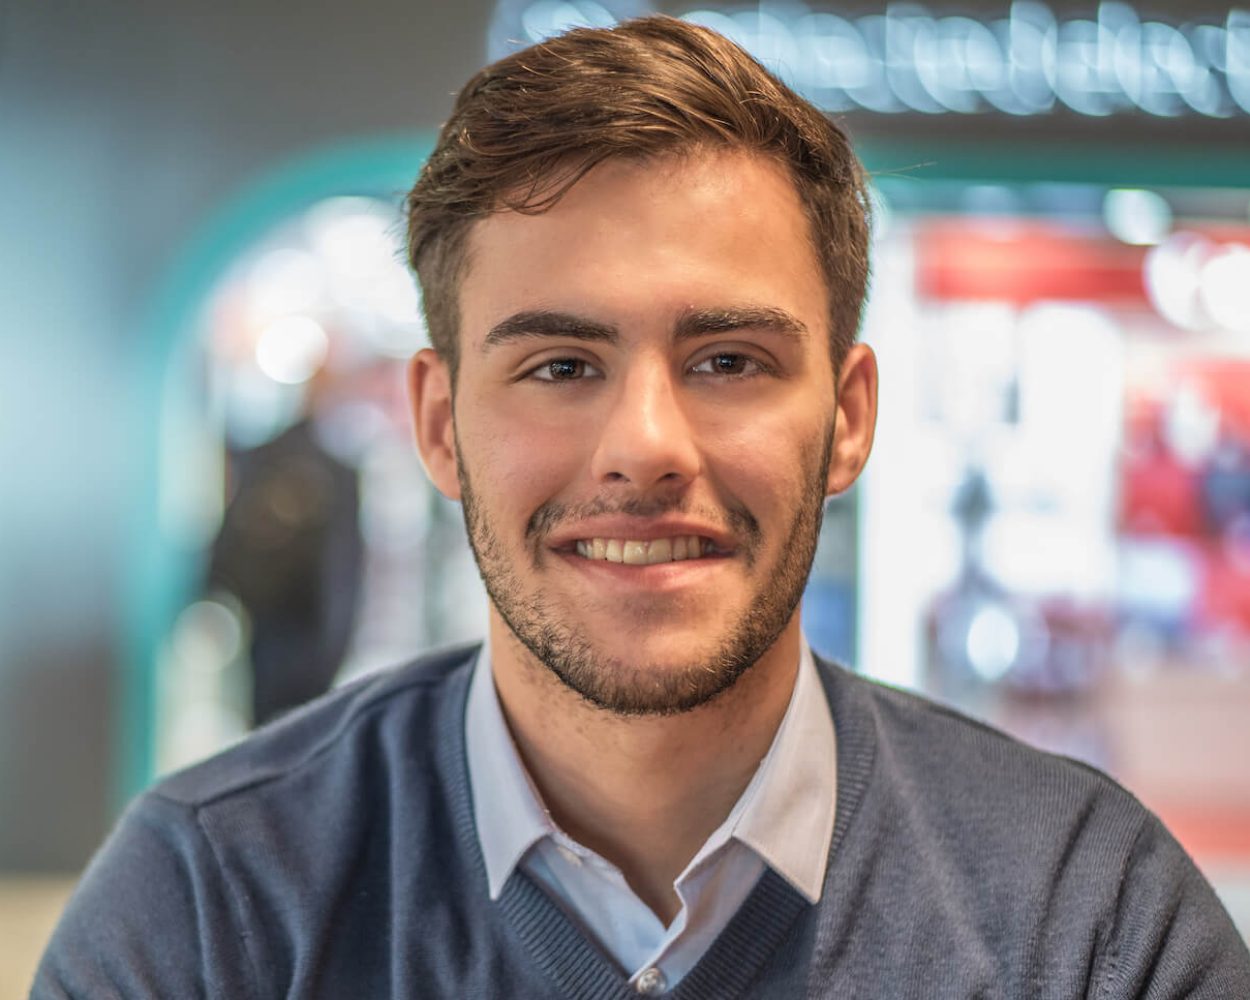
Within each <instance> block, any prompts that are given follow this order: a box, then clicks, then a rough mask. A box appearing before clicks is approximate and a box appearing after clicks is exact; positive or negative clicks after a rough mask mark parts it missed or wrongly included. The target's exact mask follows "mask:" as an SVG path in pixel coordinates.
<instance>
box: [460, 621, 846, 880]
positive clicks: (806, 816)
mask: <svg viewBox="0 0 1250 1000" xmlns="http://www.w3.org/2000/svg"><path fill="white" fill-rule="evenodd" d="M465 744H466V753H467V757H468V765H469V784H470V790H471V794H472V798H473V814H474V817H475V820H476V826H477V836H478V842H479V844H480V846H481V849H482V858H483V860H484V861H485V863H486V877H487V882H488V885H489V888H490V897H491V899H498V898H499V894H500V893H501V892H503V887H504V883H505V882H507V880H508V878H509V876H510V875H511V874H512V871H513V869H514V868H516V866H517V865H518V864H519V863H520V861H521V859H522V858H523V857H524V856H525V854H526V852H527V851H529V849H530V848H531V847H532V846H533V845H534V844H536V843H537V842H538V841H540V840H542V839H543V838H544V837H548V836H552V837H558V836H560V830H559V829H558V827H557V826H556V824H555V822H554V821H553V820H552V818H551V816H550V814H549V813H548V812H547V810H546V809H545V808H544V807H543V804H542V798H541V797H540V795H539V794H538V790H537V788H535V787H534V784H533V782H532V780H531V779H530V777H529V774H528V772H527V771H526V770H525V766H524V765H523V764H522V763H521V759H520V756H519V755H518V753H517V749H516V744H515V743H514V742H513V740H512V734H511V733H510V732H509V730H508V724H507V722H506V721H505V719H504V715H503V710H502V708H501V707H500V704H499V696H498V694H496V692H495V685H494V678H493V675H492V673H491V662H490V650H489V648H488V647H486V646H483V647H482V650H481V652H480V653H479V654H478V658H477V664H476V665H475V667H474V671H473V680H472V682H471V685H470V688H469V700H468V704H467V706H466V709H465ZM836 751H837V742H836V739H835V734H834V729H833V717H832V715H831V713H830V711H829V703H828V701H827V699H826V698H825V693H824V689H823V686H822V685H821V683H820V677H819V675H818V674H817V672H816V664H815V661H814V660H813V658H812V653H811V649H810V648H809V647H808V645H807V643H806V642H804V643H803V647H802V653H801V654H800V659H799V670H798V675H797V677H796V679H795V684H794V691H793V693H792V694H791V696H790V704H789V706H788V707H787V708H786V713H785V715H784V716H783V718H782V720H781V725H780V726H778V728H777V734H776V736H774V737H773V742H772V746H771V747H770V748H769V750H768V753H767V754H766V755H765V757H764V759H763V760H762V761H761V762H760V766H759V768H758V769H757V770H756V773H755V775H754V777H753V778H752V779H751V782H750V784H748V785H747V788H746V790H745V791H744V792H743V793H742V796H741V797H740V798H739V799H738V802H737V803H736V804H735V805H734V807H733V809H732V810H730V813H729V816H728V817H727V818H726V820H725V823H724V824H722V826H721V827H720V829H718V830H717V831H716V832H715V833H713V834H712V836H711V837H710V838H709V840H708V843H707V844H706V845H705V848H704V850H701V851H699V853H698V855H697V857H696V859H695V863H693V864H692V865H691V867H690V869H687V870H688V871H689V870H692V869H693V868H695V867H697V865H698V863H699V862H700V861H701V860H703V859H705V858H706V857H707V856H708V855H709V854H710V853H711V851H709V850H708V848H714V847H717V846H719V845H720V844H721V843H723V842H724V841H726V840H728V839H730V838H732V839H736V840H738V841H740V842H741V843H743V844H745V845H746V846H747V847H749V848H751V849H752V850H753V851H755V853H756V854H758V855H759V856H760V858H761V859H762V860H763V861H764V863H765V864H767V865H768V866H769V867H770V868H772V869H773V870H774V871H775V872H776V873H777V874H778V875H780V876H781V877H782V878H784V879H785V880H786V881H787V882H789V883H790V884H791V885H793V886H794V888H795V889H796V890H798V892H799V893H801V894H802V895H803V896H804V897H805V898H806V899H807V900H809V901H810V902H812V903H816V902H818V901H819V900H820V895H821V889H822V887H823V885H824V878H825V867H826V865H827V864H828V858H829V845H830V841H831V840H832V837H833V821H834V804H835V801H836V782H837V765H836V759H835V754H836Z"/></svg>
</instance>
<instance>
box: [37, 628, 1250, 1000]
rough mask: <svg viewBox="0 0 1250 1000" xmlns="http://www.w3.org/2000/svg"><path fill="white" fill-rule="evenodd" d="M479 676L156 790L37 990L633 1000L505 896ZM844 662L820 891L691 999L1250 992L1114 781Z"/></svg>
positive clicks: (426, 667) (757, 906) (1231, 954)
mask: <svg viewBox="0 0 1250 1000" xmlns="http://www.w3.org/2000/svg"><path fill="white" fill-rule="evenodd" d="M472 661H473V652H472V650H459V651H453V652H449V653H444V654H440V655H437V656H434V657H430V658H427V659H424V660H422V661H419V662H417V663H414V664H412V665H410V666H408V667H405V668H403V669H401V670H399V671H396V672H393V673H389V674H386V675H381V676H377V677H372V678H368V679H366V680H365V681H363V682H360V683H357V684H355V685H353V686H350V687H348V688H345V689H341V690H339V691H337V692H334V693H333V694H331V695H329V696H327V697H326V698H323V699H322V700H320V701H319V702H316V703H314V704H313V705H312V706H310V707H309V708H307V709H305V710H302V711H300V712H298V713H296V714H294V715H292V716H289V717H287V718H286V719H284V720H282V721H280V722H278V723H277V724H275V725H272V726H269V727H267V728H266V729H263V730H261V731H260V732H258V733H257V734H255V735H254V736H253V737H252V738H251V739H249V740H247V741H246V742H244V743H243V744H241V745H240V746H238V747H236V748H234V749H232V750H229V751H228V752H226V753H224V754H222V755H220V756H218V757H216V758H214V759H213V760H210V761H208V762H207V763H204V764H201V765H199V766H197V767H194V768H191V769H190V770H188V771H185V772H183V773H181V774H178V775H176V776H174V777H172V778H169V779H167V780H165V781H164V782H162V783H161V784H160V785H158V786H157V787H156V788H155V789H153V790H152V791H149V792H148V793H146V794H145V795H143V796H142V797H140V798H139V799H138V800H137V801H136V802H135V803H134V804H133V805H132V806H131V807H130V809H129V810H128V811H127V813H126V815H125V816H124V817H123V819H122V820H121V822H120V824H119V825H118V828H117V830H116V831H115V832H114V833H113V835H112V836H111V837H110V838H109V840H108V842H107V843H106V844H105V845H104V847H103V848H102V849H101V851H100V853H99V854H98V855H97V857H96V858H95V859H94V861H93V862H92V864H91V866H90V867H89V868H88V870H87V872H86V874H85V875H84V877H83V879H82V881H81V883H80V885H79V887H78V889H77V891H76V892H75V894H74V896H73V898H72V900H71V901H70V904H69V906H68V908H67V910H66V912H65V914H64V916H63V918H62V920H61V923H60V925H59V926H58V928H57V930H56V932H55V934H54V935H53V938H52V941H51V943H50V945H49V947H48V950H47V953H46V954H45V955H44V958H43V962H42V964H41V965H40V968H39V971H38V973H37V977H36V980H35V984H34V988H33V993H32V996H33V997H35V998H37V1000H52V998H60V997H75V998H92V1000H95V998H104V997H125V998H127V1000H136V998H147V997H152V998H157V997H159V998H166V1000H169V998H177V1000H189V998H193V997H225V998H230V1000H244V998H270V997H291V998H295V997H300V998H303V997H326V998H334V1000H348V998H357V997H361V998H364V997H368V998H373V997H439V998H441V997H446V998H454V1000H468V998H479V997H480V998H495V997H518V998H544V1000H547V998H556V997H594V998H611V997H617V998H626V997H631V996H635V994H634V993H633V991H632V990H631V988H630V987H629V985H628V983H627V980H626V975H625V973H624V972H623V971H622V970H621V969H620V968H619V967H617V966H616V965H615V964H614V963H613V961H612V960H611V959H610V958H607V957H606V956H604V955H603V954H602V953H601V952H600V951H599V950H598V949H597V948H596V947H595V945H594V944H593V943H592V942H591V941H589V940H587V939H586V938H585V937H584V936H583V934H582V933H581V932H580V931H579V930H578V929H577V926H576V925H575V923H574V922H572V921H571V920H570V919H568V918H567V917H566V916H565V915H564V913H563V912H562V911H561V910H560V908H559V907H558V906H557V905H556V904H555V903H553V902H552V901H551V900H550V899H549V898H548V897H547V896H546V895H545V894H544V893H543V892H542V891H541V890H540V889H538V887H537V886H536V885H535V884H534V883H532V882H531V881H530V880H529V879H528V878H527V877H526V876H525V875H524V873H522V872H519V871H518V872H516V873H514V874H513V876H512V877H511V879H510V881H509V882H508V883H507V885H506V887H505V889H504V893H503V896H502V897H501V899H500V900H499V901H498V902H494V903H492V902H491V901H490V899H489V897H488V894H487V887H486V873H485V868H484V866H483V862H482V858H481V854H480V852H479V850H478V842H477V836H476V832H475V830H474V825H473V813H472V807H471V800H470V794H469V788H468V774H467V769H466V764H465V752H464V728H463V727H464V708H465V699H466V693H467V690H468V678H469V670H470V666H471V664H472ZM820 673H821V677H822V680H823V682H824V685H825V689H826V692H827V694H828V697H829V701H830V706H831V708H832V711H833V716H834V723H835V726H836V728H837V740H838V792H837V795H838V801H837V817H836V825H835V829H834V835H833V843H832V847H831V852H832V853H831V857H830V864H829V868H828V875H827V881H826V885H825V888H824V894H823V896H822V898H821V901H820V903H819V905H817V906H812V905H810V904H808V903H807V902H806V901H805V900H804V899H803V898H802V897H801V896H799V895H798V894H797V893H796V892H795V891H794V890H793V889H791V888H790V887H789V886H788V884H787V883H785V882H784V881H783V880H782V879H781V878H779V877H778V876H776V875H774V874H772V873H771V872H765V874H764V875H763V876H762V877H761V878H760V881H759V882H758V883H757V884H756V886H755V888H754V890H753V891H752V893H751V895H750V896H749V897H748V899H747V901H746V903H744V904H743V906H742V909H741V910H740V911H739V912H738V913H737V914H736V916H735V917H734V918H733V920H732V921H731V923H730V924H729V926H728V927H727V928H726V930H725V931H724V932H723V933H722V935H721V936H720V937H719V938H718V939H717V940H716V942H715V943H714V944H713V945H712V947H711V948H710V949H709V951H708V952H707V953H706V954H705V955H704V957H703V959H702V960H701V961H700V962H699V964H698V965H697V966H696V967H695V968H694V969H693V970H692V971H691V972H690V973H689V974H688V975H687V976H686V977H685V978H684V979H683V980H682V981H681V983H679V984H678V986H677V987H676V988H675V989H674V990H673V991H672V993H671V996H673V997H674V998H675V1000H687V998H689V1000H694V998H707V1000H733V998H735V997H770V998H771V997H777V998H781V997H813V998H814V997H838V998H852V997H882V998H889V1000H909V998H917V1000H919V998H924V1000H934V998H944V997H950V998H960V1000H965V998H971V997H978V998H991V997H1028V998H1033V997H1056V998H1058V997H1097V998H1111V997H1117V998H1118V997H1126V998H1127V997H1151V998H1158V997H1182V996H1183V997H1210V998H1217V997H1218V998H1222V1000H1223V998H1241V1000H1246V998H1250V953H1247V950H1246V947H1245V945H1244V944H1243V943H1242V942H1241V940H1240V939H1239V938H1238V936H1237V933H1236V931H1235V930H1234V928H1233V926H1232V923H1231V921H1230V920H1229V918H1228V916H1227V914H1226V913H1225V912H1224V910H1223V909H1222V908H1221V906H1220V904H1219V902H1218V901H1217V900H1216V898H1215V896H1214V894H1213V893H1212V891H1211V888H1210V886H1209V885H1208V884H1207V883H1206V882H1205V881H1204V880H1203V878H1202V876H1201V875H1200V874H1199V873H1198V871H1197V870H1196V869H1195V868H1194V866H1193V864H1192V862H1191V861H1190V860H1189V858H1188V857H1186V855H1185V853H1184V852H1183V851H1182V850H1181V848H1180V847H1179V846H1178V845H1177V844H1176V843H1175V841H1174V840H1173V839H1172V838H1171V836H1169V835H1168V833H1167V831H1166V830H1165V829H1164V828H1163V827H1162V826H1161V824H1160V823H1159V822H1158V820H1156V819H1155V818H1154V817H1153V816H1152V815H1151V814H1150V813H1148V812H1147V811H1146V810H1145V809H1144V808H1143V807H1142V806H1141V805H1140V804H1139V803H1138V802H1137V801H1136V800H1135V799H1133V797H1132V796H1131V795H1129V794H1128V793H1127V792H1125V791H1124V790H1123V789H1121V788H1120V787H1119V786H1117V785H1116V784H1115V783H1114V782H1112V781H1111V780H1109V779H1108V778H1106V777H1105V776H1103V775H1102V774H1100V773H1098V772H1097V771H1094V770H1093V769H1091V768H1088V767H1085V766H1083V765H1081V764H1077V763H1074V762H1072V761H1070V760H1065V759H1062V758H1058V757H1053V756H1049V755H1046V754H1042V753H1039V752H1037V751H1035V750H1032V749H1029V748H1027V747H1025V746H1023V745H1022V744H1020V743H1017V742H1016V741H1014V740H1012V739H1010V738H1008V737H1006V736H1004V735H1002V734H1001V733H998V732H996V731H994V730H992V729H989V728H987V727H985V726H981V725H978V724H976V723H974V722H971V721H969V720H967V719H965V718H963V717H961V716H959V715H957V714H955V713H953V712H950V711H948V710H946V709H943V708H940V707H938V706H935V705H933V704H930V703H928V702H926V701H924V700H922V699H919V698H916V697H914V696H912V695H908V694H904V693H901V692H898V691H894V690H891V689H888V688H885V687H882V686H879V685H876V684H874V683H871V682H869V681H866V680H864V679H862V678H859V677H856V676H854V675H851V674H849V673H846V672H845V671H843V670H841V669H839V668H836V667H832V666H829V665H828V664H820Z"/></svg>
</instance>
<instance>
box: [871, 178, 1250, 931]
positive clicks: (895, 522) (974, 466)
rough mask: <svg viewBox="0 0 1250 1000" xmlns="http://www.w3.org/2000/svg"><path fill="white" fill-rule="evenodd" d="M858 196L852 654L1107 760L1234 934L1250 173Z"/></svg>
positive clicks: (1244, 840)
mask: <svg viewBox="0 0 1250 1000" xmlns="http://www.w3.org/2000/svg"><path fill="white" fill-rule="evenodd" d="M880 193H881V198H882V207H883V211H882V213H881V214H882V217H883V218H882V222H881V227H880V228H881V231H880V233H879V239H878V253H877V259H876V260H877V264H876V276H875V285H874V296H873V300H872V303H871V305H870V311H869V316H868V319H867V323H866V331H865V335H866V338H867V339H868V340H869V341H870V342H872V343H873V344H874V345H875V346H876V347H877V349H878V352H879V354H880V355H881V367H882V371H883V373H884V374H883V384H882V403H881V406H882V414H881V426H880V429H879V432H878V440H877V445H876V448H875V451H874V455H873V459H872V462H871V463H870V465H869V470H868V476H867V479H866V481H865V483H864V486H863V494H862V498H861V520H862V528H863V530H862V533H861V537H860V545H861V556H860V570H861V572H860V577H859V580H858V585H859V587H858V589H859V595H860V596H859V599H860V602H861V605H862V612H861V615H860V619H859V620H860V634H859V649H860V654H861V655H860V658H859V663H860V665H861V666H862V668H863V669H864V670H866V671H868V672H871V673H875V674H878V675H880V676H882V677H884V678H885V679H887V680H890V681H894V682H896V683H901V684H904V685H908V686H914V687H916V688H919V689H922V690H924V691H926V692H928V693H930V694H932V695H934V696H936V697H938V698H940V699H943V700H946V701H949V702H950V703H952V704H954V705H955V706H957V707H959V708H961V709H963V710H964V711H967V712H969V713H971V714H973V715H976V716H979V717H982V718H985V719H987V720H988V721H990V722H992V723H994V724H996V725H999V726H1002V727H1004V728H1006V729H1008V730H1009V731H1011V732H1014V733H1016V734H1017V735H1019V736H1021V737H1022V738H1024V739H1026V740H1028V741H1029V742H1032V743H1034V744H1038V745H1041V746H1044V747H1047V748H1049V749H1053V750H1056V751H1059V752H1062V753H1066V754H1069V755H1072V756H1075V757H1078V758H1081V759H1084V760H1087V761H1090V762H1091V763H1093V764H1095V765H1097V766H1099V767H1101V768H1103V769H1106V770H1108V771H1109V772H1110V773H1111V774H1113V775H1114V776H1116V777H1118V778H1119V779H1120V780H1121V781H1122V782H1123V783H1124V784H1126V785H1127V786H1128V787H1129V788H1130V789H1131V790H1132V791H1133V792H1134V793H1135V794H1136V795H1138V796H1139V797H1140V798H1142V799H1143V800H1144V801H1145V802H1146V803H1147V805H1149V806H1150V807H1151V808H1153V809H1154V810H1155V811H1156V812H1158V813H1159V814H1160V815H1161V816H1162V817H1163V819H1164V821H1165V822H1166V823H1167V824H1168V825H1169V826H1170V827H1171V829H1172V830H1173V831H1174V832H1175V833H1176V834H1177V836H1178V837H1179V838H1180V839H1181V840H1182V841H1183V842H1184V843H1185V844H1186V846H1187V847H1188V848H1189V850H1190V851H1191V852H1193V853H1194V854H1195V856H1196V857H1197V858H1198V860H1199V862H1200V864H1202V865H1203V866H1204V867H1205V868H1207V870H1208V871H1209V872H1210V873H1211V874H1212V877H1213V878H1214V879H1215V880H1216V881H1217V885H1219V886H1221V888H1222V891H1224V892H1226V893H1227V894H1228V896H1229V897H1230V898H1229V905H1230V907H1231V908H1232V909H1233V910H1234V913H1235V915H1236V916H1237V917H1238V919H1239V920H1240V921H1241V922H1242V926H1243V927H1245V928H1247V929H1250V905H1248V904H1250V721H1248V720H1250V219H1248V217H1247V216H1248V210H1250V196H1248V195H1247V192H1245V191H1188V190H1169V191H1136V190H1135V191H1117V190H1103V189H1098V188H1092V187H1088V186H1081V185H1068V186H1064V185H1033V186H1014V187H998V186H986V185H958V184H948V185H942V184H936V185H934V184H930V185H921V184H917V183H914V182H907V181H902V180H900V181H897V182H892V181H890V180H888V179H887V180H886V181H884V182H882V183H881V186H880Z"/></svg>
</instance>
